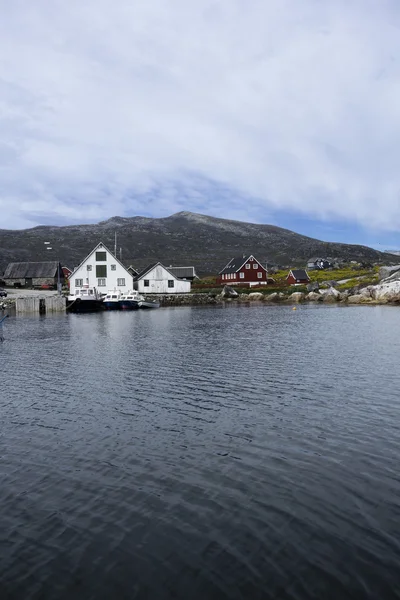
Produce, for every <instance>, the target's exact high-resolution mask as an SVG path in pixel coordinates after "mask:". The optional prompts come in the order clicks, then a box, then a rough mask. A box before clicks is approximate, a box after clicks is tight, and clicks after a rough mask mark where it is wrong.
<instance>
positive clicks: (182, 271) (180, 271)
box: [168, 266, 197, 279]
mask: <svg viewBox="0 0 400 600" xmlns="http://www.w3.org/2000/svg"><path fill="white" fill-rule="evenodd" d="M168 271H169V272H170V273H172V275H175V277H177V278H178V279H185V278H188V279H190V278H192V279H194V278H195V277H197V275H196V271H195V268H194V267H172V266H171V267H168Z"/></svg>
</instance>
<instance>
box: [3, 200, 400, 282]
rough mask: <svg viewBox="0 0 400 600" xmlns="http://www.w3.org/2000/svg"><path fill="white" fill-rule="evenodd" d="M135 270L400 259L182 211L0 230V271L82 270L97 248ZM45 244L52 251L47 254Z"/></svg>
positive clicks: (203, 271) (278, 229)
mask: <svg viewBox="0 0 400 600" xmlns="http://www.w3.org/2000/svg"><path fill="white" fill-rule="evenodd" d="M115 232H117V245H118V256H119V248H121V249H122V262H124V263H125V264H132V265H134V266H135V267H136V268H139V269H140V268H142V267H145V266H146V265H147V264H149V263H150V262H153V261H157V260H160V261H161V262H162V263H164V264H165V265H166V266H168V265H170V264H174V265H194V266H195V267H196V270H197V271H198V273H199V274H201V275H204V274H214V273H217V272H218V271H219V270H221V269H222V268H223V267H224V266H225V264H226V263H227V262H228V261H229V260H230V258H232V257H233V256H237V255H240V254H242V253H243V254H247V253H252V254H254V255H255V256H256V257H257V258H258V260H260V261H261V262H262V263H266V262H268V264H280V265H285V266H286V265H290V266H304V265H305V262H306V260H307V259H308V258H309V257H310V256H329V257H332V258H338V259H340V260H360V261H366V262H380V263H388V264H390V263H393V264H394V263H396V262H398V257H397V260H396V257H395V256H394V255H391V254H389V253H383V252H378V251H377V250H374V249H372V248H368V247H366V246H358V245H350V244H339V243H331V242H322V241H320V240H316V239H313V238H310V237H306V236H304V235H300V234H298V233H294V232H293V231H289V230H288V229H282V228H281V227H276V226H274V225H257V224H253V223H243V222H240V221H231V220H228V219H219V218H214V217H208V216H205V215H200V214H195V213H190V212H179V213H176V214H174V215H171V216H170V217H165V218H161V219H151V218H146V217H130V218H122V217H113V218H112V219H109V220H107V221H102V222H100V223H97V224H93V225H70V226H66V227H51V226H39V227H34V228H32V229H25V230H4V229H3V230H0V272H2V271H3V270H4V269H5V267H6V266H7V264H8V263H9V262H12V261H40V260H49V257H50V254H52V255H53V256H52V257H54V259H57V258H58V259H60V260H61V262H62V264H64V265H67V266H69V267H70V268H72V267H74V266H77V265H78V264H79V263H80V262H81V261H82V260H83V259H84V258H85V256H86V255H87V254H88V253H89V252H90V251H91V250H92V249H93V248H94V246H96V244H98V243H99V242H100V241H101V242H103V243H104V244H105V245H106V246H107V247H108V248H109V249H110V250H113V248H114V235H115ZM45 241H49V242H50V243H51V246H52V248H53V250H51V251H46V246H45V244H44V242H45Z"/></svg>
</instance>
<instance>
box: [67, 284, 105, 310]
mask: <svg viewBox="0 0 400 600" xmlns="http://www.w3.org/2000/svg"><path fill="white" fill-rule="evenodd" d="M103 308H104V306H103V296H102V295H101V293H100V292H99V290H98V289H97V288H95V287H89V286H88V285H86V286H84V287H82V288H78V289H77V290H75V294H69V296H68V298H67V310H69V311H71V312H92V311H95V310H103Z"/></svg>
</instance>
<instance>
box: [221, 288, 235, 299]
mask: <svg viewBox="0 0 400 600" xmlns="http://www.w3.org/2000/svg"><path fill="white" fill-rule="evenodd" d="M220 295H221V298H237V296H239V294H238V293H237V291H236V290H234V289H233V287H231V286H229V285H224V287H223V289H222V292H221V294H220Z"/></svg>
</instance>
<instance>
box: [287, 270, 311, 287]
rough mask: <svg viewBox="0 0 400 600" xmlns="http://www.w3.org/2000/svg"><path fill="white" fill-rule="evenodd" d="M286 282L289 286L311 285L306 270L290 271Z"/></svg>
mask: <svg viewBox="0 0 400 600" xmlns="http://www.w3.org/2000/svg"><path fill="white" fill-rule="evenodd" d="M286 282H287V283H288V284H289V285H302V284H307V283H310V278H309V276H308V273H307V271H306V270H305V269H290V271H289V274H288V276H287V277H286Z"/></svg>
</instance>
